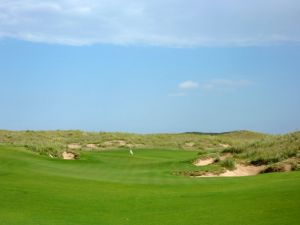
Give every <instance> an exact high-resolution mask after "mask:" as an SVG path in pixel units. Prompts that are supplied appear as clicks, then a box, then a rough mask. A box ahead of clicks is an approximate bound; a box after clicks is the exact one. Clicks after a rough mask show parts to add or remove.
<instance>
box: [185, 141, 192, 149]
mask: <svg viewBox="0 0 300 225" xmlns="http://www.w3.org/2000/svg"><path fill="white" fill-rule="evenodd" d="M194 146H195V143H194V142H186V143H185V144H184V147H188V148H192V147H194Z"/></svg>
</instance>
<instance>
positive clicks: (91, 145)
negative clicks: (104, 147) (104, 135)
mask: <svg viewBox="0 0 300 225" xmlns="http://www.w3.org/2000/svg"><path fill="white" fill-rule="evenodd" d="M86 147H87V148H91V149H96V148H98V146H97V145H96V144H87V145H86Z"/></svg>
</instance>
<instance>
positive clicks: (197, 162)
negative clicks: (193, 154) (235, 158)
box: [194, 153, 232, 166]
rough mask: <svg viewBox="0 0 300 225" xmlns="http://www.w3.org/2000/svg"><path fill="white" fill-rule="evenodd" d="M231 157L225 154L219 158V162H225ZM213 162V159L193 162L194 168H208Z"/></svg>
mask: <svg viewBox="0 0 300 225" xmlns="http://www.w3.org/2000/svg"><path fill="white" fill-rule="evenodd" d="M230 157H232V155H231V154H230V153H227V154H225V155H222V156H221V157H220V160H225V159H227V158H230ZM214 162H215V159H214V158H207V159H197V160H196V161H195V162H194V165H195V166H208V165H210V164H213V163H214Z"/></svg>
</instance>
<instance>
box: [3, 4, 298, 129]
mask: <svg viewBox="0 0 300 225" xmlns="http://www.w3.org/2000/svg"><path fill="white" fill-rule="evenodd" d="M171 2H172V4H171ZM224 2H225V1H217V0H215V1H193V0H192V1H190V2H189V3H187V2H186V1H181V0H174V1H168V0H167V1H164V2H163V3H161V1H148V2H146V1H133V0H131V1H121V0H117V1H103V0H101V1H92V0H89V1H67V0H61V1H58V0H56V1H36V0H31V1H26V2H24V1H18V0H12V1H3V2H1V3H0V102H1V111H0V115H1V116H0V129H17V130H20V129H21V130H25V129H37V130H48V129H82V130H88V131H126V132H139V133H156V132H184V131H203V132H222V131H229V130H240V129H248V130H255V131H261V132H268V133H285V132H289V131H294V130H299V128H300V117H299V115H300V88H299V86H300V74H299V71H300V45H299V43H300V29H299V26H298V21H300V13H299V12H300V4H299V3H298V1H293V0H288V1H268V0H265V1H251V3H243V4H241V3H240V1H233V0H230V1H226V2H227V3H226V4H225V3H224ZM166 6H169V8H168V10H165V7H166Z"/></svg>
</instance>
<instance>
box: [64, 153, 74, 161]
mask: <svg viewBox="0 0 300 225" xmlns="http://www.w3.org/2000/svg"><path fill="white" fill-rule="evenodd" d="M62 157H63V159H65V160H74V159H75V158H76V155H75V154H74V153H73V152H67V151H65V152H63V153H62Z"/></svg>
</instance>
